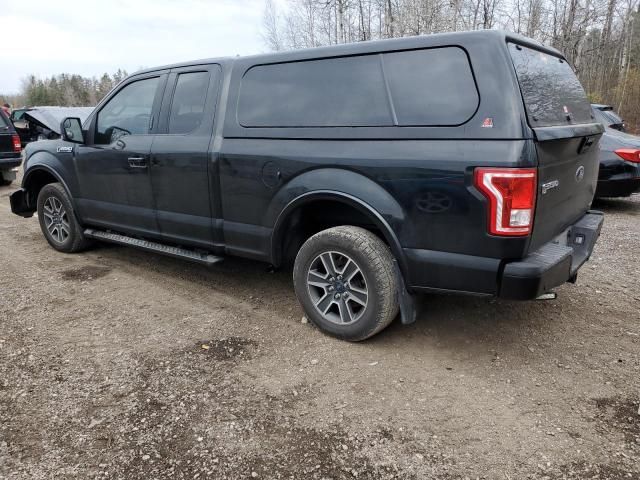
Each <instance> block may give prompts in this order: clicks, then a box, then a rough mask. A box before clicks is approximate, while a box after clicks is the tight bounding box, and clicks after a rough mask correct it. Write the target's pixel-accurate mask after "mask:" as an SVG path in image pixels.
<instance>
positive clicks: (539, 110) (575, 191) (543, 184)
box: [508, 43, 603, 251]
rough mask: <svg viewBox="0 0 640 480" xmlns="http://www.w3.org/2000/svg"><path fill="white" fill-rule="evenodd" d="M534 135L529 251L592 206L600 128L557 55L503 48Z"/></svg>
mask: <svg viewBox="0 0 640 480" xmlns="http://www.w3.org/2000/svg"><path fill="white" fill-rule="evenodd" d="M508 48H509V53H510V54H511V58H512V60H513V64H514V67H515V71H516V76H517V79H518V83H519V86H520V92H521V93H522V100H523V102H524V106H525V110H526V113H527V120H528V123H529V125H530V126H531V128H532V129H533V131H534V134H535V144H536V154H537V159H538V196H537V201H536V210H535V217H534V221H533V232H532V235H531V243H530V246H529V251H533V250H536V249H537V248H538V247H540V246H541V245H542V244H544V243H547V242H549V241H551V240H553V239H554V238H555V237H557V236H558V235H560V234H561V233H562V232H563V231H564V230H565V229H566V228H567V227H569V226H570V225H572V224H573V223H575V222H576V221H577V220H578V219H580V217H582V216H583V215H584V214H585V213H586V211H587V210H588V209H589V207H590V205H591V201H592V200H593V195H594V193H595V189H596V183H597V179H598V143H599V141H600V137H601V135H602V131H603V127H602V126H601V125H600V124H599V123H595V120H594V119H593V117H592V113H591V105H590V104H589V101H588V100H587V96H586V94H585V92H584V89H583V88H582V85H580V82H579V81H578V79H577V77H576V75H575V73H574V72H573V70H572V69H571V67H570V66H569V65H568V64H567V62H566V60H565V59H564V58H562V57H561V56H559V54H558V53H557V52H554V51H549V50H544V49H543V48H542V47H541V48H540V50H538V49H536V48H529V47H527V46H524V45H519V44H516V43H509V44H508Z"/></svg>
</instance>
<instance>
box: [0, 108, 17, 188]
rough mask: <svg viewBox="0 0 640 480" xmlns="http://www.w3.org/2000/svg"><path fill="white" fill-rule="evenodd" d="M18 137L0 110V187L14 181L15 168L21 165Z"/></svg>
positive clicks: (7, 118)
mask: <svg viewBox="0 0 640 480" xmlns="http://www.w3.org/2000/svg"><path fill="white" fill-rule="evenodd" d="M21 152H22V145H21V144H20V137H19V136H18V134H17V133H16V130H15V129H14V128H13V124H12V123H11V120H10V119H9V117H8V116H7V114H6V113H4V111H3V110H0V185H9V184H11V182H13V181H14V180H15V179H16V170H17V167H19V166H20V164H21V163H22V153H21Z"/></svg>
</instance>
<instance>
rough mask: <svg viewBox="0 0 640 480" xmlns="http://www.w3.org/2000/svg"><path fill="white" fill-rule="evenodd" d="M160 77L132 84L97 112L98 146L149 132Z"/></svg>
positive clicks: (96, 140)
mask: <svg viewBox="0 0 640 480" xmlns="http://www.w3.org/2000/svg"><path fill="white" fill-rule="evenodd" d="M159 80H160V78H159V77H155V78H147V79H145V80H139V81H137V82H134V83H130V84H129V85H127V86H126V87H124V88H123V89H122V90H120V91H119V92H118V93H117V94H116V96H115V97H113V98H112V99H111V100H109V103H107V104H106V105H105V106H104V107H103V108H102V110H100V112H99V113H98V121H97V129H96V139H95V142H96V143H97V144H109V143H112V142H114V141H115V140H117V139H118V138H120V137H122V136H123V135H144V134H147V133H149V127H150V125H151V111H152V109H153V100H154V98H155V94H156V89H157V88H158V82H159Z"/></svg>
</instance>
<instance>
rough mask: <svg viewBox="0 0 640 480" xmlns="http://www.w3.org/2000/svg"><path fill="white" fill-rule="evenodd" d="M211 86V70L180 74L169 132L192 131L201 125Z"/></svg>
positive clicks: (172, 105) (172, 104)
mask: <svg viewBox="0 0 640 480" xmlns="http://www.w3.org/2000/svg"><path fill="white" fill-rule="evenodd" d="M208 86H209V72H190V73H181V74H180V75H178V81H177V83H176V90H175V92H174V94H173V101H172V102H171V114H170V116H169V133H174V134H186V133H191V132H193V131H194V130H195V129H197V128H198V127H199V126H200V123H201V122H202V117H203V115H204V106H205V101H206V97H207V88H208Z"/></svg>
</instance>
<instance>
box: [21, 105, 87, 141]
mask: <svg viewBox="0 0 640 480" xmlns="http://www.w3.org/2000/svg"><path fill="white" fill-rule="evenodd" d="M92 111H93V107H34V108H32V109H29V110H27V111H26V112H24V118H25V119H26V120H28V121H29V122H34V123H35V124H37V125H38V126H40V127H44V128H47V129H49V130H51V131H53V132H55V133H57V134H58V135H60V122H62V120H64V119H65V118H66V117H78V118H80V122H81V123H84V121H85V120H86V119H87V117H88V116H89V115H90V114H91V112H92Z"/></svg>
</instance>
